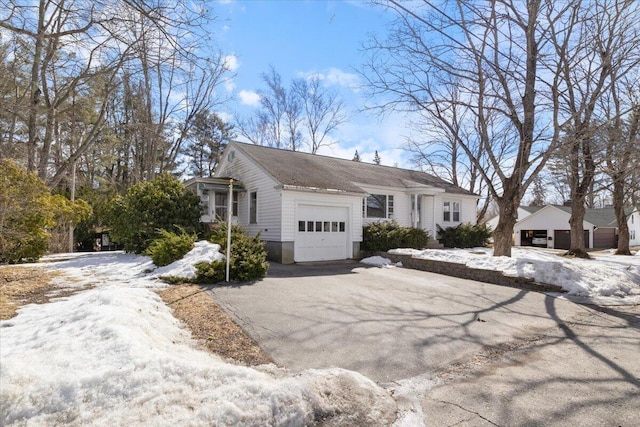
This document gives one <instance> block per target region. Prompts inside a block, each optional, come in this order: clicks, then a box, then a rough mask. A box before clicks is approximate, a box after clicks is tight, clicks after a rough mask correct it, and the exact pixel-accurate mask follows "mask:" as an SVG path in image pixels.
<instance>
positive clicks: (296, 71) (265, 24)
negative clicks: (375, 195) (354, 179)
mask: <svg viewBox="0 0 640 427" xmlns="http://www.w3.org/2000/svg"><path fill="white" fill-rule="evenodd" d="M213 7H214V14H215V15H216V16H217V21H216V23H215V25H214V34H213V36H214V38H215V41H216V43H217V44H218V47H219V48H220V49H221V50H222V52H223V54H225V55H228V56H229V63H230V64H231V65H233V68H234V72H235V74H236V77H235V79H234V80H233V82H231V84H230V85H228V87H227V89H228V90H230V91H231V92H232V94H233V99H232V100H231V101H230V102H229V103H227V104H226V108H225V110H226V111H225V112H226V113H227V114H240V115H247V114H251V112H252V111H254V109H255V108H256V107H255V105H256V103H257V101H258V97H257V94H256V93H255V92H256V91H257V90H259V89H263V88H264V84H263V82H262V80H261V78H260V74H261V73H264V72H266V71H268V68H269V66H270V65H272V66H274V67H275V69H276V70H277V71H278V72H279V73H280V75H281V76H282V78H283V82H285V83H286V84H288V83H289V82H290V81H291V79H292V78H294V77H300V76H305V75H309V74H312V73H313V74H317V73H319V74H321V75H322V76H323V77H324V81H325V82H326V84H327V85H330V86H331V87H333V88H335V89H337V90H338V91H339V94H340V96H341V98H342V99H343V101H344V102H345V104H346V106H347V108H348V110H349V114H350V118H349V120H348V121H347V122H346V123H345V124H343V125H342V126H341V127H340V128H339V129H338V130H337V131H336V132H335V133H334V135H333V137H334V139H335V140H336V141H337V142H336V143H335V144H334V145H333V146H332V147H330V148H325V149H323V150H321V151H320V154H325V155H330V156H336V157H342V158H349V159H350V158H352V157H353V154H354V152H355V150H356V149H357V150H358V152H359V153H360V155H361V157H362V159H363V161H368V162H370V161H372V159H373V155H374V152H375V150H378V152H379V154H380V156H381V158H382V164H385V165H390V166H392V165H395V164H397V165H398V166H401V167H410V166H411V165H410V163H409V161H408V155H407V154H406V153H405V152H404V151H403V150H402V149H401V147H402V145H403V143H404V138H403V135H406V133H407V132H408V130H407V129H406V127H405V123H406V120H405V118H404V117H401V116H399V115H389V116H387V117H384V118H379V117H377V116H374V115H372V114H369V113H363V112H358V110H360V109H361V108H362V107H363V105H364V103H365V99H366V98H365V97H366V95H365V93H364V92H363V91H362V90H361V89H360V87H359V86H360V85H361V84H362V81H361V78H360V77H359V76H358V75H357V73H356V70H357V69H360V68H361V64H362V63H363V53H362V52H361V46H362V43H363V42H364V41H365V40H366V39H367V36H368V34H370V33H377V34H383V33H384V32H385V30H386V26H387V23H388V22H389V20H390V19H391V16H390V15H389V13H388V12H386V11H385V10H384V9H382V8H380V7H373V6H372V5H371V4H369V3H368V2H366V1H364V0H350V1H348V0H342V1H336V0H286V1H285V0H266V1H260V0H230V1H229V0H227V1H218V2H215V3H214V4H213Z"/></svg>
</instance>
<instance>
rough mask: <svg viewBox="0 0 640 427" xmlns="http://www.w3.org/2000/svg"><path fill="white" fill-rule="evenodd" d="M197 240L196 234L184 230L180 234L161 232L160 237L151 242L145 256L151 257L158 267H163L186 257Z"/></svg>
mask: <svg viewBox="0 0 640 427" xmlns="http://www.w3.org/2000/svg"><path fill="white" fill-rule="evenodd" d="M196 239H197V236H196V235H195V234H194V233H191V234H189V233H187V232H186V231H184V229H182V228H181V229H180V234H176V233H173V232H171V231H167V230H160V237H159V238H157V239H156V240H154V241H153V242H151V244H150V245H149V247H148V248H147V249H146V250H145V255H150V256H151V259H152V260H153V263H154V264H155V265H156V266H158V267H163V266H165V265H169V264H171V263H172V262H174V261H177V260H179V259H181V258H182V257H183V256H185V254H186V253H187V252H189V251H190V250H191V249H193V244H194V243H195V241H196Z"/></svg>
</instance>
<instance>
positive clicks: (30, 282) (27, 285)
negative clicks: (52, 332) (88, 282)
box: [0, 266, 86, 320]
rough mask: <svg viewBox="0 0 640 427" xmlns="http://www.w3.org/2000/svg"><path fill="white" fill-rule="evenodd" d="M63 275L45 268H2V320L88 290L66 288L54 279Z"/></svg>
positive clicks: (0, 281) (0, 296)
mask: <svg viewBox="0 0 640 427" xmlns="http://www.w3.org/2000/svg"><path fill="white" fill-rule="evenodd" d="M60 275H61V274H60V273H58V272H55V271H50V270H47V269H44V268H37V267H19V266H0V320H7V319H11V318H12V317H14V316H15V315H16V314H17V310H18V308H20V307H21V306H23V305H27V304H44V303H47V302H49V301H50V300H51V299H52V298H59V297H65V296H69V295H72V294H74V293H76V292H78V291H80V290H82V289H86V288H64V287H61V286H60V285H57V284H55V283H54V281H53V279H54V278H56V277H59V276H60Z"/></svg>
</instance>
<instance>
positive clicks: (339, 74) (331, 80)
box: [325, 68, 360, 92]
mask: <svg viewBox="0 0 640 427" xmlns="http://www.w3.org/2000/svg"><path fill="white" fill-rule="evenodd" d="M325 80H326V81H327V84H329V85H338V86H345V87H348V88H350V89H351V90H353V91H354V92H358V91H359V85H360V78H359V77H358V75H357V74H354V73H347V72H344V71H342V70H341V69H339V68H329V72H328V73H327V74H326V75H325Z"/></svg>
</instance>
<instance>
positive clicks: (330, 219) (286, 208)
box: [187, 142, 478, 264]
mask: <svg viewBox="0 0 640 427" xmlns="http://www.w3.org/2000/svg"><path fill="white" fill-rule="evenodd" d="M229 178H232V179H233V180H234V191H233V202H232V203H231V206H232V210H233V211H232V212H233V220H234V222H236V223H237V224H239V225H241V226H243V228H244V229H245V230H247V232H249V233H250V234H252V235H255V234H257V233H260V237H261V239H262V240H264V241H265V243H266V247H267V250H268V252H269V258H270V259H272V260H274V261H277V262H281V263H284V264H288V263H293V262H305V261H326V260H341V259H349V258H355V257H358V256H359V253H360V244H361V242H362V228H363V226H365V225H367V224H369V223H371V222H375V221H388V220H392V219H394V220H396V221H397V222H398V223H399V224H401V225H404V226H414V227H420V228H422V229H424V230H426V231H428V232H429V234H430V235H431V236H435V235H436V230H437V227H436V226H437V225H440V226H441V227H451V226H455V225H458V224H461V223H465V222H470V223H475V221H476V205H477V201H478V196H477V195H475V194H472V193H470V192H469V191H467V190H465V189H463V188H460V187H457V186H454V185H453V184H451V183H449V182H446V181H444V180H442V179H441V178H438V177H436V176H433V175H430V174H427V173H424V172H419V171H414V170H408V169H400V168H395V167H388V166H381V165H375V164H369V163H362V162H354V161H351V160H344V159H338V158H333V157H327V156H320V155H313V154H308V153H302V152H294V151H285V150H279V149H275V148H269V147H263V146H258V145H252V144H244V143H239V142H231V143H230V144H229V145H228V146H227V147H226V149H225V152H224V156H223V159H222V161H221V162H220V165H219V166H218V168H217V170H216V176H215V177H212V178H192V179H190V180H189V181H187V187H189V188H191V189H192V190H194V191H196V192H197V194H198V195H199V196H200V197H201V199H202V201H203V204H204V206H205V213H204V215H203V217H202V221H203V222H215V221H216V218H225V217H226V212H227V208H228V206H229V203H228V191H229V190H228V184H229Z"/></svg>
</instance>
